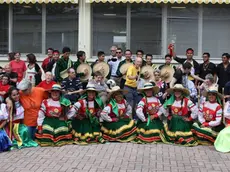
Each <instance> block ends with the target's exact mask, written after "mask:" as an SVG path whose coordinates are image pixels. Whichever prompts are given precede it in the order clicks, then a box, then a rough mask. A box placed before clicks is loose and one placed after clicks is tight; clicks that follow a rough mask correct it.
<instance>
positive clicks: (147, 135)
mask: <svg viewBox="0 0 230 172" xmlns="http://www.w3.org/2000/svg"><path fill="white" fill-rule="evenodd" d="M163 128H164V125H163V123H162V121H161V120H160V119H159V118H158V119H154V120H152V121H151V122H150V123H149V125H148V126H147V123H146V122H142V121H140V120H139V121H138V122H137V137H136V139H135V140H134V142H135V143H156V142H162V140H161V138H162V134H163Z"/></svg>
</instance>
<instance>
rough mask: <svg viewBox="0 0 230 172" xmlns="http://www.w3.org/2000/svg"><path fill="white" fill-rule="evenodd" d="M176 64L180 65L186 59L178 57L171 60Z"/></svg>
mask: <svg viewBox="0 0 230 172" xmlns="http://www.w3.org/2000/svg"><path fill="white" fill-rule="evenodd" d="M173 59H174V60H175V61H176V62H178V63H180V64H183V63H184V62H185V60H186V59H184V58H180V57H174V58H173Z"/></svg>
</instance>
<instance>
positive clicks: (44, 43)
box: [42, 3, 46, 54]
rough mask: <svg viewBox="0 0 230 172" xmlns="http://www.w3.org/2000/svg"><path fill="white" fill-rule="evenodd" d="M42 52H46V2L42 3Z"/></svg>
mask: <svg viewBox="0 0 230 172" xmlns="http://www.w3.org/2000/svg"><path fill="white" fill-rule="evenodd" d="M42 54H46V4H44V3H43V4H42Z"/></svg>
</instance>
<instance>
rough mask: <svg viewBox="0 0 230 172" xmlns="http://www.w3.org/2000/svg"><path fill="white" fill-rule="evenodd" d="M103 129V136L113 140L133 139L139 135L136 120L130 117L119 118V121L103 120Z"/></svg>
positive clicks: (125, 140)
mask: <svg viewBox="0 0 230 172" xmlns="http://www.w3.org/2000/svg"><path fill="white" fill-rule="evenodd" d="M101 130H102V133H103V138H104V139H105V140H108V141H111V142H112V141H115V142H129V141H133V140H134V139H135V138H136V135H137V127H136V125H135V122H134V120H131V119H129V118H127V119H119V121H117V122H103V123H102V127H101Z"/></svg>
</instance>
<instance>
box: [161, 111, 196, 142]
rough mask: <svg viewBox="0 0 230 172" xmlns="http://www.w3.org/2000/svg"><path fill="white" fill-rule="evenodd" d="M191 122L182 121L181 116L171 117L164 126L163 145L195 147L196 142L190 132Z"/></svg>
mask: <svg viewBox="0 0 230 172" xmlns="http://www.w3.org/2000/svg"><path fill="white" fill-rule="evenodd" d="M191 126H192V123H191V122H187V121H184V120H183V118H182V117H181V116H176V115H173V116H172V118H171V120H168V121H167V123H166V124H165V125H164V135H163V136H164V138H163V142H164V143H175V144H180V145H184V146H196V145H197V142H196V140H195V138H194V137H193V133H192V131H191Z"/></svg>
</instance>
